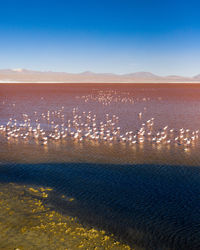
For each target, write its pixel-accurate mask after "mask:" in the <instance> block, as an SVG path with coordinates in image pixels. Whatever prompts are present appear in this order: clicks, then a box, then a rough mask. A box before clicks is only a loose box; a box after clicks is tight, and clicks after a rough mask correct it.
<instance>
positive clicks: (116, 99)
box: [76, 89, 161, 106]
mask: <svg viewBox="0 0 200 250" xmlns="http://www.w3.org/2000/svg"><path fill="white" fill-rule="evenodd" d="M76 98H77V99H82V100H84V102H85V103H88V102H98V103H100V104H102V105H103V106H109V105H110V104H113V103H121V104H123V103H127V104H135V103H136V102H139V101H143V102H148V101H150V97H142V98H139V97H137V98H135V97H133V96H131V94H130V93H129V92H119V91H117V90H106V91H103V90H98V89H97V90H96V89H93V91H92V93H90V94H88V95H82V96H76ZM158 100H161V97H158Z"/></svg>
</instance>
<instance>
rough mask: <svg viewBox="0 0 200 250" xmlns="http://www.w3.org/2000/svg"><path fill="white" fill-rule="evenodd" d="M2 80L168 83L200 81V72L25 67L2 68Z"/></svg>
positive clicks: (0, 72)
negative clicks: (73, 70)
mask: <svg viewBox="0 0 200 250" xmlns="http://www.w3.org/2000/svg"><path fill="white" fill-rule="evenodd" d="M0 82H1V83H2V82H22V83H25V82H31V83H32V82H33V83H34V82H58V83H60V82H63V83H70V82H72V83H73V82H77V83H81V82H88V83H90V82H92V83H98V82H99V83H100V82H101V83H104V82H105V83H109V82H113V83H120V82H121V83H122V82H124V83H140V82H141V83H154V82H155V83H156V82H160V83H162V82H163V83H165V82H166V83H167V82H175V83H176V82H183V83H184V82H200V74H198V75H195V76H193V77H183V76H179V75H168V76H159V75H156V74H153V73H151V72H145V71H139V72H134V73H129V74H114V73H95V72H92V71H84V72H81V73H67V72H54V71H37V70H28V69H23V68H16V69H0Z"/></svg>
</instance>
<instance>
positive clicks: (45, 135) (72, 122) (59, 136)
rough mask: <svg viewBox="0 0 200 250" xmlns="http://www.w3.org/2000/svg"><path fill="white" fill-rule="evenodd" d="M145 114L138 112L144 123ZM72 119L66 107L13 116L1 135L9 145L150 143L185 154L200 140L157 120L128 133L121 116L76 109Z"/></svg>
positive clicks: (194, 134) (186, 131) (196, 133)
mask: <svg viewBox="0 0 200 250" xmlns="http://www.w3.org/2000/svg"><path fill="white" fill-rule="evenodd" d="M142 115H143V113H142V112H139V113H138V117H137V118H138V119H139V120H140V121H141V117H142ZM70 117H72V118H71V119H68V118H69V117H67V115H66V114H65V108H64V106H63V107H62V108H61V109H59V110H54V111H50V110H47V111H46V112H45V113H41V114H39V113H37V112H34V115H33V116H29V115H28V114H25V113H24V114H23V115H22V119H21V120H20V121H19V122H18V121H17V119H15V118H14V117H10V118H9V120H8V122H7V123H6V124H2V125H0V134H1V136H4V138H6V140H7V141H8V142H16V141H20V142H26V143H27V142H28V143H33V142H37V144H40V145H42V146H48V145H50V144H51V143H52V142H61V141H63V140H67V139H69V138H71V139H72V140H74V141H77V142H80V143H83V142H85V141H95V142H98V143H101V142H106V143H125V144H126V145H138V144H139V145H140V144H144V143H147V142H148V143H150V145H174V144H176V145H182V146H183V149H184V150H185V151H188V150H189V149H190V147H191V146H194V145H195V143H196V142H197V140H198V136H199V130H196V131H191V130H190V129H184V128H181V129H174V128H169V127H168V126H167V125H166V126H164V127H162V128H160V129H159V131H158V130H157V131H156V129H155V127H154V123H155V119H154V118H153V117H152V118H151V119H149V120H147V121H145V122H143V123H142V121H141V126H140V128H139V129H137V130H136V131H124V130H123V129H122V128H121V127H120V120H119V117H118V116H116V115H109V114H108V113H107V114H106V115H105V117H104V119H103V120H102V121H100V120H99V119H97V114H93V113H92V112H91V111H88V112H86V111H83V112H80V111H79V109H78V108H73V109H72V114H71V116H70Z"/></svg>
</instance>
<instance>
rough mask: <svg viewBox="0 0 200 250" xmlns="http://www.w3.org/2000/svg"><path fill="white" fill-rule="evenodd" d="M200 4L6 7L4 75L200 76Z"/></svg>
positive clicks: (10, 2) (26, 2)
mask: <svg viewBox="0 0 200 250" xmlns="http://www.w3.org/2000/svg"><path fill="white" fill-rule="evenodd" d="M199 9H200V1H199V0H196V1H194V0H189V1H188V0H182V1H180V0H165V1H161V0H6V1H1V3H0V68H1V69H8V68H9V69H14V68H26V69H30V70H41V71H58V72H71V73H79V72H84V71H93V72H97V73H103V72H105V73H116V74H126V73H132V72H138V71H148V72H152V73H154V74H158V75H162V76H165V75H182V76H194V75H197V74H200V15H199Z"/></svg>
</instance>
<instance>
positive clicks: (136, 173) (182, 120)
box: [0, 84, 200, 249]
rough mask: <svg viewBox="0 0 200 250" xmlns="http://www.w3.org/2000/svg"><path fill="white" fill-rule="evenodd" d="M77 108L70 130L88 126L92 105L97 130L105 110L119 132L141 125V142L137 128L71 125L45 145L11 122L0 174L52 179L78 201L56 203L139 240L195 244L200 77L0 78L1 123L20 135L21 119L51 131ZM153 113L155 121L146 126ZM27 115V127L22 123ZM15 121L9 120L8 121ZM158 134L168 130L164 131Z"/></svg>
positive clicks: (31, 180) (149, 244) (132, 241)
mask: <svg viewBox="0 0 200 250" xmlns="http://www.w3.org/2000/svg"><path fill="white" fill-rule="evenodd" d="M74 108H76V113H75V114H76V115H78V116H81V119H82V120H80V121H79V124H81V123H84V124H83V125H81V127H79V128H77V127H76V126H71V127H70V129H71V131H72V132H74V131H75V132H76V130H77V129H80V128H83V127H84V125H85V123H86V122H87V121H84V119H83V116H84V115H83V112H86V113H87V112H89V111H90V112H91V119H94V117H95V123H96V124H97V125H96V128H97V130H99V129H100V127H99V123H100V122H103V123H104V124H106V119H107V118H106V114H109V119H112V122H113V123H115V126H116V127H118V126H119V127H120V133H121V135H123V136H125V134H126V133H127V132H130V131H133V134H134V135H135V134H136V135H137V133H138V130H139V129H140V128H141V127H142V126H143V127H144V130H145V134H144V137H142V140H141V141H140V136H138V135H137V140H136V143H134V144H132V143H130V142H129V141H127V140H126V141H121V140H118V139H113V140H112V141H111V142H110V141H108V140H103V139H97V140H96V139H91V138H89V139H88V138H86V137H84V136H83V140H82V141H80V140H77V139H75V138H74V137H73V136H71V135H69V134H67V136H66V138H64V139H62V138H60V139H58V140H53V139H48V143H47V144H46V145H43V140H42V139H41V137H39V139H33V134H30V135H28V137H26V138H25V139H23V137H22V138H19V137H17V138H14V137H11V138H10V135H9V134H8V131H7V132H6V131H1V132H0V137H1V144H0V161H1V167H0V174H1V175H0V180H1V181H2V182H17V183H28V184H34V185H45V186H50V187H53V188H55V189H56V190H57V192H58V193H59V192H60V193H64V194H66V195H68V196H70V195H71V196H73V197H75V199H76V200H77V203H75V205H74V207H70V208H69V207H66V206H65V205H63V204H62V203H60V202H58V200H56V199H55V201H53V200H52V206H53V207H54V209H56V210H58V211H60V212H62V213H66V214H70V215H72V216H76V217H78V218H79V219H80V221H81V222H82V223H83V224H84V223H85V224H87V225H90V226H93V227H96V228H100V229H103V230H106V231H108V232H111V233H113V234H114V235H116V237H118V239H120V240H121V241H123V242H126V243H128V244H129V245H131V246H134V247H136V248H138V249H140V248H141V249H199V248H200V241H199V239H200V237H199V236H200V235H199V226H200V221H199V218H200V210H199V205H200V204H199V191H200V185H199V183H200V175H199V174H200V170H199V166H200V154H199V149H200V148H199V147H200V144H199V138H198V132H197V131H198V130H199V127H200V126H199V115H200V86H199V85H181V86H180V85H173V86H172V85H170V84H168V85H167V84H164V85H163V84H162V85H153V84H151V85H131V84H116V85H114V84H109V85H106V84H105V85H99V84H97V85H93V84H75V85H73V84H71V85H70V84H64V85H61V84H58V85H55V84H37V85H33V84H29V85H23V84H3V85H1V86H0V112H1V113H0V114H1V115H0V125H3V126H4V127H5V125H6V124H7V123H8V121H9V119H10V118H12V119H13V120H12V122H13V123H12V124H14V122H16V125H15V126H16V128H20V133H23V136H24V134H25V132H27V129H28V127H27V123H28V122H27V123H26V122H25V119H30V125H29V126H31V127H32V128H36V126H37V124H38V123H40V127H41V128H42V129H43V131H45V133H46V134H45V136H46V135H47V137H50V133H51V132H52V130H53V128H52V126H56V125H58V129H59V131H61V124H64V125H63V126H64V127H67V124H68V120H69V119H70V120H71V121H72V119H74V115H73V109H74ZM48 111H49V112H50V113H51V115H50V119H49V120H47V118H48V116H47V112H48ZM35 112H37V113H35ZM52 112H54V113H53V114H52ZM140 112H141V113H142V114H141V116H140V115H139V113H140ZM23 114H25V116H24V115H23ZM62 115H64V116H63V117H62ZM113 115H115V117H114V118H113ZM26 116H27V117H28V118H26ZM116 117H119V119H118V120H116ZM151 118H154V124H153V126H152V127H151V128H149V127H148V124H147V121H148V120H150V119H151ZM14 119H16V121H14ZM107 120H108V119H107ZM52 121H53V122H54V123H53V125H52V124H51V122H52ZM24 123H26V126H25V127H22V126H21V127H20V124H24ZM142 124H145V125H142ZM72 125H73V124H72ZM12 126H13V125H11V124H10V125H9V129H10V128H11V130H13V129H14V127H12ZM106 126H107V125H106ZM165 126H168V127H167V128H166V130H165V129H164V127H165ZM107 129H108V128H107ZM170 129H173V132H170ZM181 129H183V130H184V132H183V133H182V132H181ZM186 129H188V132H186ZM109 130H112V128H111V129H110V127H109ZM147 132H151V135H148V134H147ZM31 133H32V132H31ZM157 133H160V134H161V133H163V135H166V138H164V139H161V140H160V137H161V135H160V134H159V135H158V136H157V137H156V134H157ZM182 135H183V136H182ZM109 136H110V137H112V135H109ZM181 136H182V138H181ZM154 137H156V138H157V140H158V141H157V142H156V143H155V142H154V141H152V138H154ZM176 138H178V139H176ZM184 139H185V140H184ZM167 140H169V141H170V142H169V143H167ZM188 141H189V143H188V144H186V142H188ZM89 163H91V164H89ZM100 163H101V164H100ZM119 164H121V165H119ZM126 164H131V165H126Z"/></svg>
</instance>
